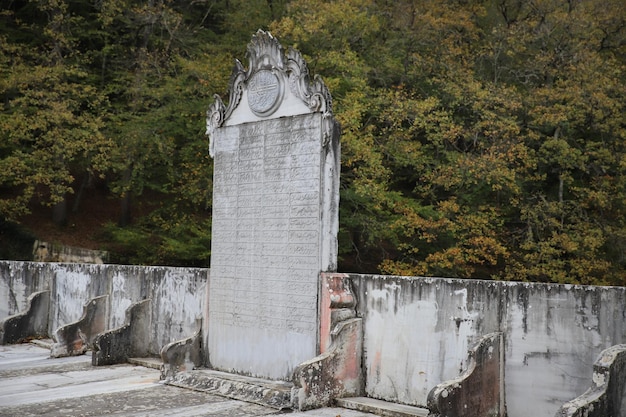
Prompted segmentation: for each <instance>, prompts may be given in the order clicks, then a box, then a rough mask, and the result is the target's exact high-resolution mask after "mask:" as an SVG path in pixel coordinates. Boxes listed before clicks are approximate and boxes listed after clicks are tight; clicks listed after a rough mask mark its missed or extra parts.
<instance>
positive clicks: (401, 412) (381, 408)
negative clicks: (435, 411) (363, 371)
mask: <svg viewBox="0 0 626 417" xmlns="http://www.w3.org/2000/svg"><path fill="white" fill-rule="evenodd" d="M337 405H338V406H339V407H342V408H348V409H350V410H358V411H363V412H366V413H372V414H376V415H379V416H388V417H427V416H428V409H426V408H421V407H413V406H410V405H404V404H396V403H390V402H387V401H382V400H376V399H374V398H367V397H350V398H339V399H337Z"/></svg>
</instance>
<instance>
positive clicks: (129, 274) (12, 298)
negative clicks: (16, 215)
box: [0, 261, 209, 355]
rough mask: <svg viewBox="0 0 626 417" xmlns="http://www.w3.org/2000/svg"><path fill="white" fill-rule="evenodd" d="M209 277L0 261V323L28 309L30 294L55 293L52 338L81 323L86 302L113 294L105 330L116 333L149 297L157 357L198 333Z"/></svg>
mask: <svg viewBox="0 0 626 417" xmlns="http://www.w3.org/2000/svg"><path fill="white" fill-rule="evenodd" d="M208 274H209V272H208V269H203V268H169V267H158V266H129V265H110V264H108V265H96V264H60V263H33V262H17V261H0V320H2V319H4V318H5V317H8V316H10V315H13V314H16V313H18V312H20V311H23V310H24V309H26V307H27V299H28V296H29V295H30V294H31V293H33V292H36V291H41V290H50V314H49V319H48V320H49V321H48V332H49V335H50V336H52V335H53V334H54V332H55V331H56V329H58V328H59V327H61V326H65V325H67V324H70V323H74V322H76V321H78V320H79V319H80V318H81V316H82V315H83V308H84V305H85V303H86V302H88V301H89V300H91V299H93V298H96V297H99V296H102V295H108V296H109V297H108V300H107V302H108V306H107V311H108V313H107V314H108V317H107V319H106V322H107V326H106V327H107V328H109V329H113V328H117V327H121V326H123V325H124V324H125V319H126V309H127V308H128V307H129V306H130V305H131V304H132V303H134V302H137V301H140V300H143V299H147V298H150V299H151V300H152V303H153V304H154V308H152V312H151V323H152V326H151V330H150V335H149V339H148V352H149V353H150V354H151V355H158V354H159V352H160V349H161V348H162V347H163V346H164V345H166V344H168V343H170V342H172V341H175V340H178V339H182V338H185V337H188V336H190V335H192V334H193V333H194V332H196V331H197V327H198V326H197V321H198V320H201V319H202V315H203V312H204V302H205V296H206V295H205V291H206V285H207V281H208ZM4 306H7V307H4Z"/></svg>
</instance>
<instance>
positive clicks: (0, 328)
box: [0, 291, 50, 345]
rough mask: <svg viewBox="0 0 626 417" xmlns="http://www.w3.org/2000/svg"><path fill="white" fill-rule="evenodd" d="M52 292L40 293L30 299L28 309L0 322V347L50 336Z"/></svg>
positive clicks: (32, 295)
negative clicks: (49, 313)
mask: <svg viewBox="0 0 626 417" xmlns="http://www.w3.org/2000/svg"><path fill="white" fill-rule="evenodd" d="M49 305H50V291H39V292H36V293H34V294H31V296H30V297H28V309H27V310H26V311H24V312H22V313H18V314H15V315H13V316H9V317H7V318H5V319H4V320H2V322H0V345H4V344H9V343H19V342H20V341H21V340H24V339H27V338H29V337H47V336H48V312H49Z"/></svg>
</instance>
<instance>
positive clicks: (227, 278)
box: [204, 30, 340, 380]
mask: <svg viewBox="0 0 626 417" xmlns="http://www.w3.org/2000/svg"><path fill="white" fill-rule="evenodd" d="M247 55H248V58H249V66H248V68H247V69H245V68H244V67H243V65H242V64H241V63H240V62H239V61H237V62H236V64H235V68H234V71H233V75H232V78H231V80H230V97H229V101H228V105H227V106H225V105H224V104H223V102H222V101H221V99H220V98H219V96H215V102H214V103H213V104H212V106H211V107H210V109H209V111H208V112H207V134H208V135H209V138H210V146H209V147H210V150H209V152H210V155H211V156H212V157H213V158H214V173H213V224H212V244H211V278H210V283H209V288H208V296H207V297H208V299H207V306H208V320H206V323H205V327H204V342H205V352H206V355H207V357H206V361H207V363H208V364H209V366H210V367H211V368H213V369H217V370H223V371H227V372H234V373H239V374H243V375H250V376H256V377H262V378H269V379H275V380H289V379H291V376H292V373H293V371H294V369H295V368H296V366H298V364H300V363H302V362H304V361H306V360H308V359H310V358H312V357H314V356H316V355H317V354H318V353H319V352H320V342H319V324H318V323H319V322H318V320H319V305H318V293H319V290H320V283H319V279H320V278H319V277H320V273H321V272H327V271H335V270H336V259H337V230H338V205H339V170H340V161H339V157H340V150H339V128H338V124H337V122H336V121H335V120H334V118H333V114H332V103H331V97H330V94H329V92H328V89H327V88H326V86H325V85H324V83H323V82H322V80H321V79H320V78H319V77H315V78H313V79H311V78H310V77H309V72H308V69H307V66H306V63H305V62H304V60H303V58H302V56H301V55H300V53H299V52H297V51H295V50H289V51H287V52H285V51H284V50H283V48H282V46H281V45H280V44H279V42H278V41H277V40H276V39H275V38H274V37H273V36H272V35H271V34H269V33H268V32H264V31H261V30H259V31H258V32H257V33H256V34H255V35H254V36H253V38H252V41H251V43H250V44H249V45H248V53H247Z"/></svg>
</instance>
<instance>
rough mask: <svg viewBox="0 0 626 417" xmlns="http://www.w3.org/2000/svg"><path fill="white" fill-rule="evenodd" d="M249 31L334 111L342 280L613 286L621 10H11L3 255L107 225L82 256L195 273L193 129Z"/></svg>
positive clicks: (199, 251)
mask: <svg viewBox="0 0 626 417" xmlns="http://www.w3.org/2000/svg"><path fill="white" fill-rule="evenodd" d="M259 28H261V29H265V30H269V31H270V32H271V33H272V34H273V35H274V36H275V37H277V38H278V40H279V41H280V42H281V44H282V45H283V46H284V47H285V48H287V47H294V48H296V49H298V50H299V51H300V52H301V53H302V54H303V56H304V58H305V59H306V61H307V63H308V65H309V70H310V72H311V73H312V74H319V75H321V76H322V78H323V79H324V81H325V83H326V84H327V85H328V87H329V90H330V92H331V94H332V96H333V106H334V113H335V115H336V118H337V119H338V120H339V122H340V124H341V126H342V138H341V142H342V173H341V202H340V232H339V251H340V264H339V269H340V270H341V271H345V272H371V273H374V272H381V273H385V274H399V275H424V276H444V277H462V278H483V279H505V280H522V281H541V282H558V283H577V284H599V285H626V108H625V107H626V80H625V79H626V76H625V75H626V74H625V70H626V67H625V65H626V53H625V52H626V9H625V8H624V6H623V1H622V0H605V1H597V0H569V1H565V0H491V1H478V0H476V1H474V0H420V1H417V0H415V1H411V0H399V1H396V0H394V1H391V0H343V1H322V0H292V1H287V0H245V1H244V0H185V1H182V0H136V1H130V0H74V1H69V0H22V1H17V0H15V1H13V0H7V1H3V2H2V6H1V8H0V97H1V99H2V108H1V109H0V240H2V242H4V243H3V245H4V247H5V249H6V248H8V247H9V243H10V242H11V241H16V239H17V236H18V235H20V236H22V235H23V236H27V235H28V236H30V234H33V235H34V236H37V233H38V231H37V230H30V231H29V232H28V231H27V232H24V231H23V226H20V223H24V219H27V218H28V216H29V215H30V214H29V213H32V212H34V211H41V210H45V211H46V213H48V214H47V215H49V217H48V218H49V219H50V223H51V224H54V225H56V226H55V227H56V228H58V230H60V231H62V232H63V233H65V235H71V234H79V233H86V231H85V230H80V229H72V227H71V224H70V223H72V221H73V220H72V219H76V218H79V217H80V216H84V217H88V216H90V214H92V213H93V212H90V210H96V209H105V208H110V210H109V211H110V212H112V213H115V218H114V219H112V220H111V221H109V222H106V223H104V224H101V225H100V227H99V228H98V229H97V230H90V231H89V233H90V237H91V238H92V239H93V242H94V245H95V246H98V247H92V249H106V250H109V251H111V258H112V259H113V260H115V261H116V262H124V263H135V264H161V265H179V266H208V264H209V258H210V240H211V236H210V230H211V228H210V222H211V188H212V183H211V177H212V160H211V159H210V158H209V156H208V152H207V148H208V139H207V138H206V136H205V112H206V109H207V108H208V106H209V105H210V104H211V102H212V100H213V98H212V96H213V94H215V93H217V94H219V95H220V96H221V97H223V98H227V97H228V91H227V88H228V81H229V77H230V73H231V70H232V67H233V63H234V59H235V58H238V59H240V60H241V61H242V62H243V63H244V65H246V64H247V61H246V59H245V50H246V46H247V44H248V43H249V41H250V39H251V36H252V34H253V33H255V32H256V30H257V29H259ZM96 195H99V196H102V195H104V196H105V198H104V199H99V200H95V197H94V196H96ZM90 199H92V200H91V202H92V204H91V205H89V202H90ZM89 207H90V208H89ZM68 219H69V220H70V221H68ZM7 242H9V243H7ZM60 243H64V242H60ZM0 251H1V250H0ZM4 256H7V255H4Z"/></svg>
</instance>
